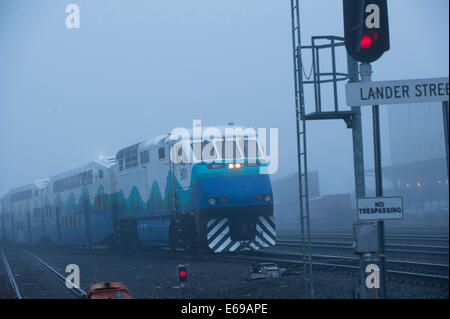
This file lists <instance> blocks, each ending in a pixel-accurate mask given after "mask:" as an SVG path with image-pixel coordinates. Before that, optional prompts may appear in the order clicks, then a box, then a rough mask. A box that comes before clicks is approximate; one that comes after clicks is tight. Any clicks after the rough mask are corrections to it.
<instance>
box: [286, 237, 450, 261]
mask: <svg viewBox="0 0 450 319" xmlns="http://www.w3.org/2000/svg"><path fill="white" fill-rule="evenodd" d="M301 245H302V244H301V241H300V240H298V239H295V240H294V239H291V240H282V239H279V240H278V241H277V246H287V247H301ZM311 247H312V248H322V249H340V250H353V242H344V241H312V242H311ZM385 247H386V248H385V251H386V252H394V253H408V254H415V255H417V254H419V255H436V256H444V257H445V256H448V252H449V247H448V246H436V245H411V244H386V246H385Z"/></svg>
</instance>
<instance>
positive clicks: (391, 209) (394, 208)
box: [357, 197, 403, 220]
mask: <svg viewBox="0 0 450 319" xmlns="http://www.w3.org/2000/svg"><path fill="white" fill-rule="evenodd" d="M357 211H358V219H359V220H386V219H402V218H403V199H402V198H401V197H371V198H359V199H358V207H357Z"/></svg>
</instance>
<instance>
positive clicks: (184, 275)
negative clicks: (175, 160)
mask: <svg viewBox="0 0 450 319" xmlns="http://www.w3.org/2000/svg"><path fill="white" fill-rule="evenodd" d="M186 275H187V273H186V271H184V270H182V271H180V277H181V278H184V277H186Z"/></svg>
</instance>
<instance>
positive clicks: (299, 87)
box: [291, 0, 314, 299]
mask: <svg viewBox="0 0 450 319" xmlns="http://www.w3.org/2000/svg"><path fill="white" fill-rule="evenodd" d="M291 18H292V48H293V58H294V82H295V115H296V124H297V162H298V188H299V196H300V198H299V199H300V227H301V231H300V236H301V238H300V239H301V243H302V245H301V247H302V249H301V250H302V251H301V252H302V254H301V255H302V262H303V280H304V290H305V291H304V292H305V298H307V299H310V298H314V280H313V269H312V256H311V227H310V218H309V196H308V166H307V156H306V154H307V153H306V118H305V100H304V91H303V62H302V47H301V37H300V11H299V0H291Z"/></svg>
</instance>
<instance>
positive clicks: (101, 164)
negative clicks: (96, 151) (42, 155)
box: [47, 158, 114, 183]
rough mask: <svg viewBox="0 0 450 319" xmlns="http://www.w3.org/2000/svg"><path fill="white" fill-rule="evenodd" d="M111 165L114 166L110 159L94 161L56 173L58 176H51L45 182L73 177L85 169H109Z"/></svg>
mask: <svg viewBox="0 0 450 319" xmlns="http://www.w3.org/2000/svg"><path fill="white" fill-rule="evenodd" d="M113 165H114V162H113V161H111V159H109V158H108V159H106V160H95V161H92V162H89V163H86V164H84V165H81V166H77V167H75V168H72V169H70V170H67V171H64V172H61V173H58V174H54V175H51V176H50V179H49V180H48V181H47V183H48V182H49V181H50V180H53V179H56V178H60V177H63V176H70V175H73V174H75V173H79V172H81V171H83V170H86V169H91V168H103V169H110V168H111V167H112V166H113Z"/></svg>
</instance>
